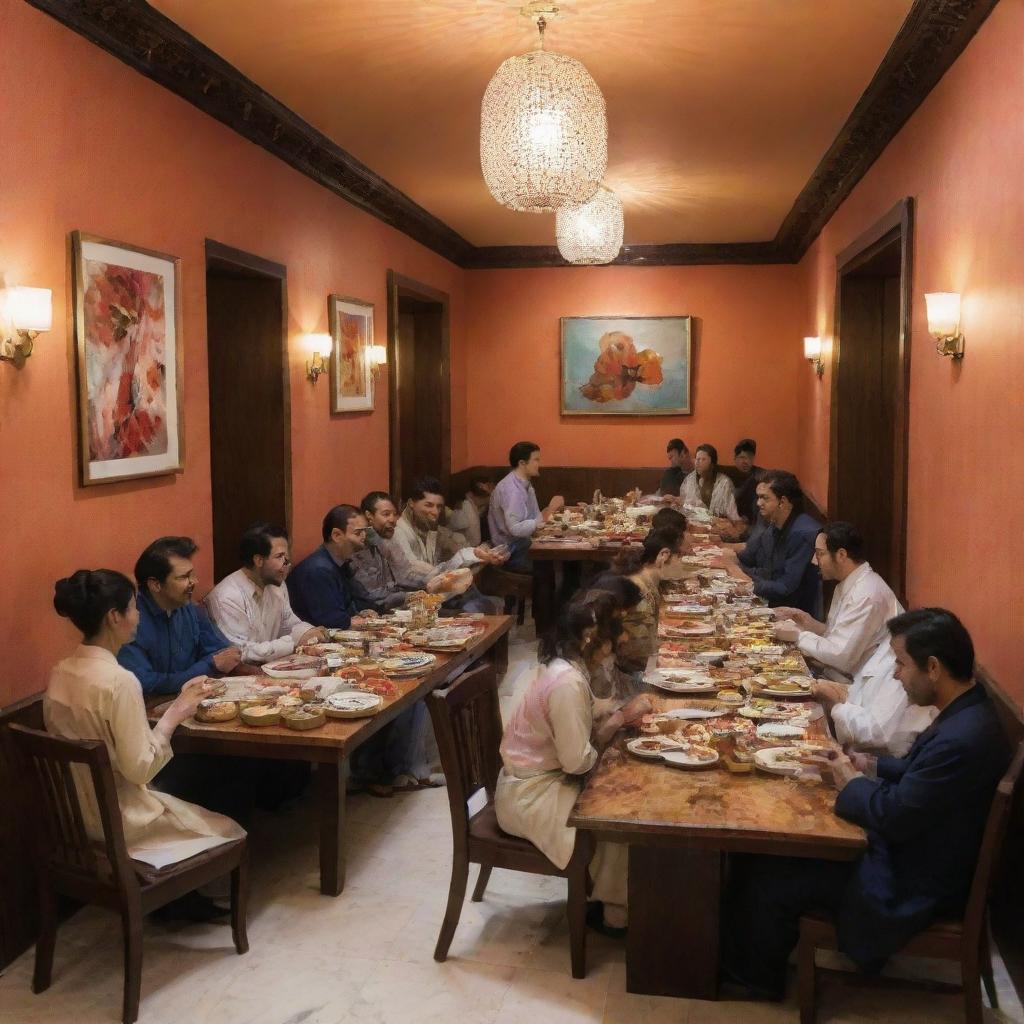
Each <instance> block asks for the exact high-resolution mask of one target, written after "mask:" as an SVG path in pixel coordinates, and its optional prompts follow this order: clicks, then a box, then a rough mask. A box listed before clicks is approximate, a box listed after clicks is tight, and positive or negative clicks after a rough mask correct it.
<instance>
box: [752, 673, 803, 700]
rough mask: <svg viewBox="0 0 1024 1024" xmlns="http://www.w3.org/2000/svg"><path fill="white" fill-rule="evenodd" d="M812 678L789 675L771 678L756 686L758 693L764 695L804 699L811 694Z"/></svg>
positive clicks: (786, 698)
mask: <svg viewBox="0 0 1024 1024" xmlns="http://www.w3.org/2000/svg"><path fill="white" fill-rule="evenodd" d="M812 683H813V680H812V679H811V678H810V677H809V676H808V677H801V676H790V677H789V678H788V679H772V680H768V681H767V682H765V683H763V684H762V685H760V686H758V688H757V692H758V694H764V695H765V696H766V697H781V698H783V699H785V700H806V699H807V698H808V697H810V696H811V684H812Z"/></svg>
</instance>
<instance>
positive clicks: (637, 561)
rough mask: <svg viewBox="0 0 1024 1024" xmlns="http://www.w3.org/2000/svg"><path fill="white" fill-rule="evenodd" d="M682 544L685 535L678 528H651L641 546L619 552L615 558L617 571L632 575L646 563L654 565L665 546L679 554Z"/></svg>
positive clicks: (624, 574) (673, 552)
mask: <svg viewBox="0 0 1024 1024" xmlns="http://www.w3.org/2000/svg"><path fill="white" fill-rule="evenodd" d="M682 546H683V535H682V534H681V533H680V532H679V531H678V530H673V529H671V528H668V529H664V530H651V531H650V533H648V534H647V536H646V537H644V539H643V541H641V543H640V547H639V548H628V549H626V550H624V551H622V552H620V553H619V557H618V558H617V559H616V560H615V571H616V572H618V573H622V575H623V576H632V575H633V573H635V572H639V571H640V570H641V569H642V568H643V567H644V566H645V565H653V564H654V562H655V560H656V559H657V557H658V555H659V554H660V553H661V552H662V551H664V549H665V548H668V550H669V551H671V552H672V554H674V555H678V554H679V553H680V548H681V547H682Z"/></svg>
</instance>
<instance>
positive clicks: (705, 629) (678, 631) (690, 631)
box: [662, 623, 715, 637]
mask: <svg viewBox="0 0 1024 1024" xmlns="http://www.w3.org/2000/svg"><path fill="white" fill-rule="evenodd" d="M662 633H663V634H664V635H665V636H667V637H680V636H681V637H690V636H714V635H715V627H714V626H712V625H710V624H707V625H705V624H703V623H702V624H701V625H699V626H662Z"/></svg>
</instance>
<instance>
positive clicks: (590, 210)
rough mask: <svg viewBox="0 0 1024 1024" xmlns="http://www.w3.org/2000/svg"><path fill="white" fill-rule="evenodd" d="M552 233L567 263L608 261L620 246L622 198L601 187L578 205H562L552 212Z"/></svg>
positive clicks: (617, 252) (614, 255)
mask: <svg viewBox="0 0 1024 1024" xmlns="http://www.w3.org/2000/svg"><path fill="white" fill-rule="evenodd" d="M555 236H556V238H557V240H558V251H559V252H560V253H561V254H562V259H564V260H566V261H567V262H569V263H579V264H596V263H611V261H612V260H613V259H615V257H616V256H618V254H619V250H620V249H621V248H622V200H621V199H619V197H618V196H617V195H616V194H615V193H614V192H612V191H611V190H609V189H607V188H605V187H604V186H601V188H599V189H598V190H597V194H596V195H595V196H594V198H593V199H591V200H590V202H588V203H584V204H583V205H582V206H563V207H562V208H561V209H560V210H559V211H558V212H557V214H556V215H555Z"/></svg>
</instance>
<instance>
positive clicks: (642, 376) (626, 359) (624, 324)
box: [561, 316, 692, 416]
mask: <svg viewBox="0 0 1024 1024" xmlns="http://www.w3.org/2000/svg"><path fill="white" fill-rule="evenodd" d="M561 325H562V415H563V416H685V415H689V414H690V413H691V412H692V407H691V403H690V317H688V316H564V317H562V320H561Z"/></svg>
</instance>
